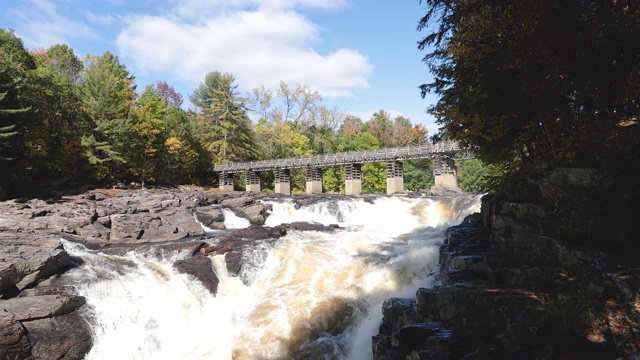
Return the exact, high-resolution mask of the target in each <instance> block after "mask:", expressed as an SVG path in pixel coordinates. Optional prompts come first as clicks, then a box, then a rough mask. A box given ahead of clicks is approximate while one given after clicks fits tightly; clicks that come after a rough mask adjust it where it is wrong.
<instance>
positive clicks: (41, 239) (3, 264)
mask: <svg viewBox="0 0 640 360" xmlns="http://www.w3.org/2000/svg"><path fill="white" fill-rule="evenodd" d="M0 249H1V250H2V251H0V294H3V293H4V292H5V290H8V289H9V288H12V287H13V286H15V287H17V288H18V289H19V290H22V289H24V288H25V287H28V286H33V285H35V284H37V283H38V282H40V281H42V280H44V279H46V278H48V277H50V276H51V275H54V274H60V273H62V272H64V271H65V270H67V269H68V268H69V264H70V259H69V255H68V254H67V252H66V251H65V250H64V248H63V247H62V243H61V242H60V239H59V238H58V237H57V236H55V235H52V234H46V233H7V232H2V233H0Z"/></svg>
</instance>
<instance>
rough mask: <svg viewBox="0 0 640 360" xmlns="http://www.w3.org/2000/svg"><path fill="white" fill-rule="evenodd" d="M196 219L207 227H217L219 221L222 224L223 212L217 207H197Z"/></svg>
mask: <svg viewBox="0 0 640 360" xmlns="http://www.w3.org/2000/svg"><path fill="white" fill-rule="evenodd" d="M195 214H196V219H197V220H198V221H199V222H200V223H201V224H202V225H203V226H206V227H208V228H212V226H213V227H217V226H218V225H217V224H219V223H223V225H224V214H223V213H222V209H221V208H219V207H205V208H199V209H198V210H197V211H196V212H195Z"/></svg>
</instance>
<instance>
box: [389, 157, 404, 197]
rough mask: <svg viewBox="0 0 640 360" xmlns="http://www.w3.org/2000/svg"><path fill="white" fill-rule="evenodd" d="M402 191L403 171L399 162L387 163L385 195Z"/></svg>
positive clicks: (391, 161)
mask: <svg viewBox="0 0 640 360" xmlns="http://www.w3.org/2000/svg"><path fill="white" fill-rule="evenodd" d="M403 191H404V171H403V169H402V163H401V162H399V161H394V160H390V161H387V195H393V194H395V193H399V192H403Z"/></svg>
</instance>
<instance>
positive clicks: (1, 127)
mask: <svg viewBox="0 0 640 360" xmlns="http://www.w3.org/2000/svg"><path fill="white" fill-rule="evenodd" d="M33 68H35V62H34V61H33V58H32V57H31V55H30V54H29V53H28V52H27V51H26V49H25V48H24V45H23V43H22V40H21V39H19V38H18V37H16V36H15V35H14V33H13V31H7V30H4V29H1V28H0V159H1V160H0V186H1V185H2V184H3V183H4V182H6V181H9V180H10V179H14V180H15V178H16V176H18V174H20V173H21V172H22V171H21V160H22V159H23V158H24V128H25V127H26V126H27V125H28V120H29V116H30V114H31V112H30V111H29V109H28V104H27V103H26V101H25V98H26V97H27V96H26V94H25V87H26V85H27V82H26V76H27V72H28V71H29V70H31V69H33Z"/></svg>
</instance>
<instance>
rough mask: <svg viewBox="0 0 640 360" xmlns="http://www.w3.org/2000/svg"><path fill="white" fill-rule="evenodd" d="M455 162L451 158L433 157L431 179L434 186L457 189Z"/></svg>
mask: <svg viewBox="0 0 640 360" xmlns="http://www.w3.org/2000/svg"><path fill="white" fill-rule="evenodd" d="M456 170H457V169H456V164H455V162H454V161H453V159H451V158H443V157H442V156H436V157H434V158H433V179H434V182H435V186H436V187H442V188H447V189H452V190H458V189H459V187H458V175H457V171H456Z"/></svg>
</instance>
